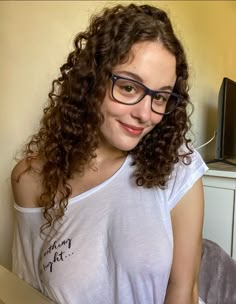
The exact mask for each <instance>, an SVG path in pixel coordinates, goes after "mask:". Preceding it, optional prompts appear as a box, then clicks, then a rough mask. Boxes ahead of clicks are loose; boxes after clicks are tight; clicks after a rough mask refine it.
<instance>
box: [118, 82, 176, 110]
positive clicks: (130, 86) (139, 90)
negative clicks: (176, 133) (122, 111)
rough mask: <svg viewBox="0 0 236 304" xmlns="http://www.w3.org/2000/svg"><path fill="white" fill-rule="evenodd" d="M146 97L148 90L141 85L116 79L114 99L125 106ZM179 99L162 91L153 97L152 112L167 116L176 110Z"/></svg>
mask: <svg viewBox="0 0 236 304" xmlns="http://www.w3.org/2000/svg"><path fill="white" fill-rule="evenodd" d="M145 95H146V88H145V87H144V86H142V85H141V84H139V83H137V82H134V81H132V80H128V79H120V78H116V79H115V81H114V82H113V97H114V99H115V100H117V101H118V102H121V103H124V104H130V105H131V104H135V103H138V102H139V101H141V99H142V98H143V97H144V96H145ZM177 103H178V97H177V96H175V95H173V94H172V93H171V92H168V91H163V92H162V91H160V92H158V93H156V94H154V95H152V110H153V111H154V112H157V113H160V114H165V113H169V112H171V111H173V110H174V108H175V107H176V105H177Z"/></svg>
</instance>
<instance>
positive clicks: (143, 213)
mask: <svg viewBox="0 0 236 304" xmlns="http://www.w3.org/2000/svg"><path fill="white" fill-rule="evenodd" d="M131 163H132V158H131V156H128V157H127V159H126V160H125V162H124V163H123V165H122V166H121V168H120V169H119V170H118V171H117V172H116V173H115V174H114V175H113V176H112V177H110V178H109V179H108V180H106V181H105V182H103V183H102V184H100V185H98V186H96V187H94V188H93V189H91V190H89V191H86V192H85V193H83V194H81V195H78V196H76V197H74V198H71V199H70V200H69V205H68V208H67V210H66V212H65V216H64V218H63V220H62V221H61V225H60V226H59V224H58V225H57V232H53V231H52V232H51V235H52V234H54V235H53V237H52V238H51V239H50V238H44V239H41V238H40V235H39V230H40V226H41V225H42V224H43V223H44V222H45V220H44V218H43V215H42V209H41V208H21V207H19V206H17V205H15V210H16V227H15V235H14V242H13V271H14V272H15V273H17V274H18V275H19V276H20V277H21V278H23V279H24V280H25V281H27V282H28V283H29V284H31V285H33V286H34V287H35V288H37V289H39V290H40V291H41V292H43V293H44V294H46V295H47V296H48V297H50V298H51V299H52V300H54V301H55V302H57V303H60V304H94V303H96V304H104V303H106V304H139V303H140V304H144V303H145V304H146V303H148V304H154V303H155V304H163V302H164V298H165V293H166V287H167V283H168V278H169V274H170V269H171V263H172V255H173V233H172V225H171V217H170V211H171V209H172V208H173V207H174V206H175V205H176V204H177V203H178V201H179V200H180V199H181V197H182V196H183V195H184V194H185V193H186V192H187V191H188V190H189V189H190V188H191V186H192V185H193V184H194V182H195V181H196V180H197V179H199V178H200V177H201V176H202V175H203V173H204V172H205V170H206V169H207V167H206V165H205V163H204V162H203V160H202V158H201V156H200V155H199V153H198V152H196V151H195V152H194V154H193V155H192V163H191V164H190V165H184V164H182V163H178V164H176V165H175V168H174V170H173V172H172V174H171V176H170V179H169V182H168V185H167V188H166V189H164V190H162V189H159V188H151V189H146V188H144V187H138V186H136V184H135V181H134V179H133V178H131V176H132V172H133V170H134V167H132V166H131ZM186 229H187V227H186Z"/></svg>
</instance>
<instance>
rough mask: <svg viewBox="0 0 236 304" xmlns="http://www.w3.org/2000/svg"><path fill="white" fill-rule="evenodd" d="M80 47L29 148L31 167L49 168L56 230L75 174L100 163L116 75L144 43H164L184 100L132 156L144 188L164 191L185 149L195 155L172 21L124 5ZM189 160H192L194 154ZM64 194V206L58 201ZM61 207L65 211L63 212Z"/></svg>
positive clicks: (45, 200)
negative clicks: (37, 163)
mask: <svg viewBox="0 0 236 304" xmlns="http://www.w3.org/2000/svg"><path fill="white" fill-rule="evenodd" d="M90 21H91V22H90V25H89V26H88V28H87V29H86V30H85V31H84V32H81V33H79V34H78V35H77V36H76V37H75V40H74V50H73V51H72V52H71V53H70V54H69V56H68V58H67V61H66V63H65V64H63V65H62V66H61V68H60V72H61V75H60V77H59V78H58V79H56V80H54V81H53V83H52V89H51V92H50V93H49V103H48V106H47V107H46V108H45V109H44V115H43V117H42V120H41V126H40V129H39V131H38V133H37V134H35V135H33V136H32V138H31V140H30V142H29V143H28V144H27V146H26V156H27V157H28V159H29V160H31V159H32V158H34V157H35V156H34V155H36V157H37V158H40V159H41V160H43V164H44V165H43V168H42V171H41V174H42V176H43V187H44V193H43V194H42V195H41V197H40V202H39V203H40V206H42V207H44V216H45V219H46V221H47V223H46V224H45V225H44V228H47V227H50V226H51V225H52V224H53V223H54V221H55V220H58V219H60V218H61V217H62V216H63V215H64V212H65V209H66V207H67V204H68V199H69V197H70V195H71V188H70V186H69V185H68V184H67V181H68V179H69V178H70V177H71V176H72V174H73V173H75V172H79V173H83V171H84V167H85V165H86V164H88V163H89V162H90V161H91V160H92V159H93V158H95V157H96V148H97V147H98V138H99V136H98V135H99V134H98V133H99V130H100V127H101V124H102V123H103V116H102V114H101V112H100V106H101V103H102V101H103V99H104V96H105V91H106V88H107V82H108V81H109V75H110V72H111V71H112V69H113V68H114V67H115V66H116V65H117V64H120V63H123V62H125V61H126V60H128V56H127V54H130V50H131V47H132V46H133V45H134V44H135V43H137V42H140V41H157V40H159V41H161V42H162V43H163V45H164V46H165V48H166V49H167V50H169V51H170V52H171V53H172V54H173V55H174V56H175V58H176V75H177V80H176V84H175V88H174V90H175V92H176V93H178V94H180V95H182V96H183V101H182V102H181V104H180V105H179V106H178V107H177V109H176V110H175V111H174V112H173V113H171V114H169V115H167V116H164V117H163V119H162V121H161V122H160V123H159V124H158V125H157V126H156V127H155V128H154V129H153V130H152V131H151V132H150V133H149V134H147V135H146V136H145V137H144V138H143V139H142V140H141V142H140V143H139V144H138V145H137V146H136V147H135V148H134V149H133V150H132V151H130V154H132V157H133V159H134V165H135V170H134V175H135V178H136V183H137V185H139V186H145V187H154V186H158V187H164V186H165V184H166V181H167V178H168V176H169V175H170V173H171V171H172V169H173V166H174V164H175V163H176V162H178V161H179V160H180V158H181V156H180V155H179V148H180V146H181V145H183V144H184V143H185V145H186V146H187V147H188V143H189V142H190V140H189V139H187V132H188V130H189V128H190V120H189V116H188V114H187V109H186V107H187V105H188V104H191V103H190V100H189V95H188V83H187V80H188V65H187V61H186V56H185V53H184V50H183V47H182V45H181V43H180V41H179V40H178V39H177V37H176V36H175V34H174V32H173V28H172V25H171V22H170V20H169V18H168V16H167V14H166V13H165V12H164V11H163V10H161V9H158V8H156V7H152V6H149V5H140V6H138V5H135V4H130V5H127V6H125V5H117V6H115V7H112V8H106V9H104V10H103V11H102V12H101V13H100V14H98V15H95V16H93V17H92V18H91V20H90ZM187 151H188V152H186V153H185V154H184V159H186V158H188V154H190V153H191V149H190V148H189V147H188V150H187ZM58 189H60V193H61V197H60V201H59V202H56V199H55V198H56V194H57V192H58ZM56 206H57V208H55V207H56ZM55 210H56V211H55Z"/></svg>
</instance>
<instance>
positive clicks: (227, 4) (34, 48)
mask: <svg viewBox="0 0 236 304" xmlns="http://www.w3.org/2000/svg"><path fill="white" fill-rule="evenodd" d="M122 2H124V1H122ZM136 2H138V1H136ZM139 2H141V3H147V2H148V1H139ZM149 2H150V3H152V4H154V5H157V6H160V7H164V8H166V9H167V11H168V12H169V14H170V16H171V18H172V20H173V23H174V25H175V26H176V29H177V33H178V34H179V36H180V37H181V39H182V40H183V43H184V45H185V47H186V50H187V55H188V58H189V63H190V72H191V96H192V100H193V103H194V104H195V113H194V115H193V117H192V120H193V129H194V132H195V134H196V143H195V144H196V146H198V145H200V144H201V143H203V142H204V141H206V140H207V139H208V138H210V137H211V136H212V134H213V131H214V130H215V128H216V111H217V94H218V90H219V86H220V83H221V81H222V79H223V77H224V76H227V77H229V78H232V79H234V80H236V63H235V54H236V38H235V37H236V35H235V29H236V2H234V1H149ZM115 3H116V2H115V1H110V3H108V2H106V1H91V2H89V1H42V2H40V1H5V2H4V1H2V2H0V43H1V47H0V66H1V68H0V87H1V90H0V147H1V150H0V151H1V152H0V153H1V157H0V207H1V212H0V264H3V265H5V266H7V267H10V264H11V263H10V261H11V254H10V248H11V241H12V230H13V212H12V195H11V192H10V180H9V177H10V171H11V169H12V167H13V165H14V161H13V157H14V155H15V154H16V152H17V151H18V150H19V149H20V147H21V145H22V143H23V142H25V140H26V139H27V137H28V136H29V135H30V134H31V133H32V132H33V130H35V129H36V127H37V125H38V120H39V117H40V115H41V110H42V107H43V104H44V103H45V101H46V98H47V93H48V91H49V89H50V86H51V80H52V79H53V78H54V77H56V76H57V75H58V68H59V66H60V65H61V64H62V63H63V62H64V61H65V58H66V56H67V54H68V51H69V50H71V48H72V41H73V37H74V35H75V34H76V33H77V32H78V31H79V30H80V29H83V28H84V27H85V25H86V23H87V20H88V16H89V15H90V13H91V12H94V11H96V10H99V9H100V8H101V7H103V6H105V5H108V4H109V5H114V4H115ZM201 152H202V154H203V155H212V156H213V153H214V143H211V144H210V145H209V146H208V147H207V148H206V149H202V150H201Z"/></svg>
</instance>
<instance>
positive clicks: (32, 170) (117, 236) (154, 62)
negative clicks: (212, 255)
mask: <svg viewBox="0 0 236 304" xmlns="http://www.w3.org/2000/svg"><path fill="white" fill-rule="evenodd" d="M187 81H188V66H187V62H186V57H185V53H184V50H183V47H182V45H181V43H180V41H179V40H178V39H177V38H176V36H175V34H174V32H173V29H172V25H171V23H170V20H169V18H168V16H167V15H166V13H165V12H164V11H162V10H160V9H158V8H156V7H152V6H148V5H140V6H138V5H135V4H130V5H127V6H123V5H118V6H115V7H113V8H109V9H105V10H104V11H103V12H102V13H101V14H98V15H96V16H94V17H93V18H92V19H91V23H90V25H89V27H88V29H87V30H86V31H85V32H82V33H79V34H78V35H77V37H76V38H75V42H74V51H73V52H72V53H70V54H69V56H68V59H67V62H66V63H65V64H64V65H63V66H62V67H61V76H60V77H59V78H58V79H57V80H55V81H53V88H52V91H51V92H50V93H49V105H48V106H47V108H45V110H44V115H43V118H42V121H41V127H40V129H39V131H38V133H37V134H35V135H34V136H33V137H32V139H31V141H30V142H29V143H28V145H27V147H26V151H25V158H24V159H22V160H21V161H20V162H19V163H18V164H17V165H16V167H15V168H14V170H13V172H12V187H13V192H14V197H15V210H16V230H15V236H14V244H13V270H14V271H15V272H16V273H17V274H18V275H19V276H20V277H22V278H23V279H24V280H26V281H27V282H28V283H30V284H31V285H32V286H34V287H35V288H37V289H39V290H40V291H42V292H43V293H44V294H45V295H47V296H48V297H50V298H51V299H52V300H54V301H55V302H56V303H65V304H78V303H83V304H94V303H96V304H100V303H101V304H104V303H106V304H112V303H122V304H126V303H127V304H132V303H133V304H137V303H142V304H144V303H145V304H146V303H148V304H153V303H155V304H162V303H166V304H170V303H171V304H185V303H186V304H194V303H198V272H199V264H200V257H201V237H202V234H201V233H202V222H203V191H202V184H201V176H202V175H203V173H204V171H205V170H206V166H205V164H204V162H203V161H202V159H201V157H200V155H199V154H198V153H197V152H196V151H195V150H194V149H193V148H191V147H190V140H189V139H188V138H187V132H188V130H189V127H190V121H189V117H188V114H187V106H188V105H189V104H190V100H189V95H188V82H187Z"/></svg>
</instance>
